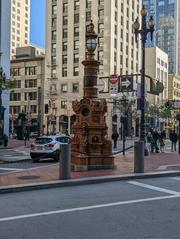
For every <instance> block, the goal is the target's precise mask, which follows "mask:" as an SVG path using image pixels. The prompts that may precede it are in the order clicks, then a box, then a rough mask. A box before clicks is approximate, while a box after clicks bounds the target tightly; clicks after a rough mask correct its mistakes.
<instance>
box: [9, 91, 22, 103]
mask: <svg viewBox="0 0 180 239" xmlns="http://www.w3.org/2000/svg"><path fill="white" fill-rule="evenodd" d="M20 100H21V93H10V101H20Z"/></svg>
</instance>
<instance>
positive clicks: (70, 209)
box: [0, 195, 180, 222]
mask: <svg viewBox="0 0 180 239" xmlns="http://www.w3.org/2000/svg"><path fill="white" fill-rule="evenodd" d="M178 197H180V195H170V196H161V197H152V198H144V199H136V200H128V201H121V202H114V203H107V204H99V205H93V206H86V207H77V208H69V209H61V210H56V211H47V212H40V213H32V214H26V215H19V216H12V217H2V218H0V222H7V221H14V220H20V219H25V218H33V217H40V216H48V215H54V214H63V213H69V212H78V211H86V210H91V209H98V208H105V207H113V206H120V205H127V204H133V203H140V202H151V201H156V200H164V199H171V198H178Z"/></svg>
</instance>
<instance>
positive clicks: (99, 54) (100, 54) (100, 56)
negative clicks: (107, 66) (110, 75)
mask: <svg viewBox="0 0 180 239" xmlns="http://www.w3.org/2000/svg"><path fill="white" fill-rule="evenodd" d="M98 60H99V61H103V51H99V52H98Z"/></svg>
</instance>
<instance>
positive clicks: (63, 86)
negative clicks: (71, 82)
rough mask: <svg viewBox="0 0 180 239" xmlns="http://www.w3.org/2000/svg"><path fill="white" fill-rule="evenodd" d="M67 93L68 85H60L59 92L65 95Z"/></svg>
mask: <svg viewBox="0 0 180 239" xmlns="http://www.w3.org/2000/svg"><path fill="white" fill-rule="evenodd" d="M67 91H68V85H67V84H62V85H61V92H62V93H66V92H67Z"/></svg>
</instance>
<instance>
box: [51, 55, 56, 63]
mask: <svg viewBox="0 0 180 239" xmlns="http://www.w3.org/2000/svg"><path fill="white" fill-rule="evenodd" d="M51 65H56V56H51Z"/></svg>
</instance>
